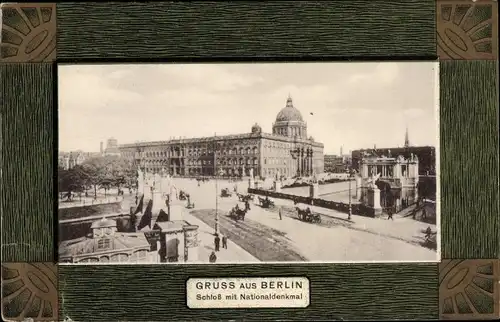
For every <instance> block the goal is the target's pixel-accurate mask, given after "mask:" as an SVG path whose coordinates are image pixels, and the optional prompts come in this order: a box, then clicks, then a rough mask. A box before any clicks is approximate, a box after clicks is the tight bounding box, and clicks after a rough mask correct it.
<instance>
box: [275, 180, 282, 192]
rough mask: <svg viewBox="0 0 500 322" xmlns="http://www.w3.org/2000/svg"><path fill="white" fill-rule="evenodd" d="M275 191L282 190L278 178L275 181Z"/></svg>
mask: <svg viewBox="0 0 500 322" xmlns="http://www.w3.org/2000/svg"><path fill="white" fill-rule="evenodd" d="M274 191H276V192H281V182H280V181H278V180H275V181H274Z"/></svg>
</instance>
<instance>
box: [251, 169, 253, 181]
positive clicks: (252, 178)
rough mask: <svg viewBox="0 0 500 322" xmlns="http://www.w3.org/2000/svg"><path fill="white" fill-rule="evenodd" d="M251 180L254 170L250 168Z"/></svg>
mask: <svg viewBox="0 0 500 322" xmlns="http://www.w3.org/2000/svg"><path fill="white" fill-rule="evenodd" d="M250 178H252V179H253V168H250Z"/></svg>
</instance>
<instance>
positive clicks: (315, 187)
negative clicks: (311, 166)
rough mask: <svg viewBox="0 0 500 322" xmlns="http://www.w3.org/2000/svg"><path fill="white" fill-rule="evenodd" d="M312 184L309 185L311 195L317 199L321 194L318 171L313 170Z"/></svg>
mask: <svg viewBox="0 0 500 322" xmlns="http://www.w3.org/2000/svg"><path fill="white" fill-rule="evenodd" d="M310 183H311V185H310V186H309V197H310V198H313V199H316V198H318V195H319V183H318V178H317V177H316V172H313V175H312V179H311V182H310Z"/></svg>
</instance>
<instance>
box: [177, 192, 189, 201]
mask: <svg viewBox="0 0 500 322" xmlns="http://www.w3.org/2000/svg"><path fill="white" fill-rule="evenodd" d="M188 198H189V194H187V193H186V192H184V191H182V190H181V191H180V192H179V200H187V199H188Z"/></svg>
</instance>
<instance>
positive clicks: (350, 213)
mask: <svg viewBox="0 0 500 322" xmlns="http://www.w3.org/2000/svg"><path fill="white" fill-rule="evenodd" d="M351 177H352V168H350V167H349V215H348V217H347V219H348V220H351V215H352V203H351V199H352V198H351V181H352V180H351Z"/></svg>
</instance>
